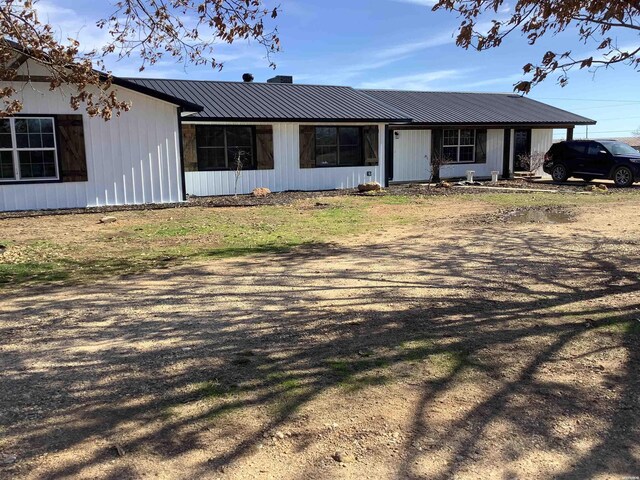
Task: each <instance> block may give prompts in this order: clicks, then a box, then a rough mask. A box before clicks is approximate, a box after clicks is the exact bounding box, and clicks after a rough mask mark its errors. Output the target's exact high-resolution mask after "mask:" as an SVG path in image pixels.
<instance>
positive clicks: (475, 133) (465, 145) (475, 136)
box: [442, 128, 478, 165]
mask: <svg viewBox="0 0 640 480" xmlns="http://www.w3.org/2000/svg"><path fill="white" fill-rule="evenodd" d="M447 130H456V131H457V132H458V142H457V143H456V145H445V144H444V138H445V135H444V132H446V131H447ZM462 130H471V131H472V132H473V143H471V144H464V145H463V144H462V143H461V141H462ZM477 140H478V138H477V131H476V129H474V128H458V129H455V128H445V129H444V130H443V131H442V148H455V149H456V158H455V159H454V160H450V161H449V162H447V164H449V165H450V164H453V163H462V164H465V163H476V142H477ZM460 147H473V160H472V161H468V160H466V161H464V162H463V161H461V160H460Z"/></svg>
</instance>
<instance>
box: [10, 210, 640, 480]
mask: <svg viewBox="0 0 640 480" xmlns="http://www.w3.org/2000/svg"><path fill="white" fill-rule="evenodd" d="M451 202H452V203H451V205H449V207H448V208H449V210H450V211H451V215H447V216H446V217H444V216H443V215H441V214H440V215H438V214H437V212H434V214H433V215H434V218H435V217H437V218H435V219H434V221H431V222H428V221H425V222H422V223H419V224H412V225H401V226H393V227H389V228H387V229H386V230H385V231H376V232H373V233H371V232H369V233H367V234H366V235H361V236H358V237H349V238H346V239H344V240H339V241H336V242H333V243H317V244H314V245H309V246H303V247H299V248H296V249H294V250H293V251H291V252H288V253H281V254H276V253H274V254H269V255H261V256H250V257H243V258H240V259H227V260H220V259H217V260H211V261H199V262H198V263H191V264H188V265H183V266H177V267H169V268H166V269H161V270H154V271H151V272H149V273H147V274H142V275H132V276H128V277H126V278H118V279H112V280H105V281H98V282H91V283H90V284H86V285H83V286H60V287H25V288H22V289H19V290H16V291H12V292H10V293H9V294H7V295H5V298H3V299H2V309H1V310H0V363H1V365H2V378H1V380H0V382H1V383H0V392H1V393H0V428H1V430H0V477H2V478H28V479H36V478H38V479H39V478H112V479H128V478H167V479H169V478H171V479H174V478H176V479H191V478H205V479H209V478H222V479H226V478H229V479H250V478H260V479H269V478H272V479H307V478H318V479H333V478H335V479H338V478H348V479H356V478H357V479H362V478H372V479H379V478H382V479H387V478H394V479H395V478H397V479H407V478H408V479H412V478H416V479H418V478H429V479H439V478H443V479H444V478H469V479H471V478H473V479H477V478H499V479H507V478H522V479H530V478H537V479H546V478H560V479H573V478H575V479H583V478H619V479H623V478H637V476H638V475H640V348H639V340H640V310H639V309H640V294H639V288H640V279H639V274H640V222H639V220H640V211H639V210H638V208H637V202H634V201H625V202H621V203H620V204H611V203H609V204H603V205H591V206H583V207H580V208H575V209H573V211H572V212H571V216H572V221H571V222H570V223H566V224H546V223H535V224H532V223H526V222H525V223H513V222H506V221H505V218H503V217H502V216H500V215H497V214H495V213H492V212H493V210H492V209H490V208H488V207H487V208H485V209H478V211H475V212H472V214H471V215H470V214H468V213H466V212H461V211H459V209H458V208H457V205H456V204H455V202H456V200H455V198H454V199H452V200H451ZM397 208H404V206H403V205H398V206H397ZM455 212H457V213H455Z"/></svg>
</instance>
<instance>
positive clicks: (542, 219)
mask: <svg viewBox="0 0 640 480" xmlns="http://www.w3.org/2000/svg"><path fill="white" fill-rule="evenodd" d="M504 220H505V221H507V222H512V223H550V224H555V223H570V222H571V221H573V216H572V215H571V213H570V212H568V211H566V210H556V209H553V210H552V209H523V210H516V211H513V212H509V213H507V214H506V215H505V216H504Z"/></svg>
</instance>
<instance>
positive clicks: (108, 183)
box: [0, 82, 183, 211]
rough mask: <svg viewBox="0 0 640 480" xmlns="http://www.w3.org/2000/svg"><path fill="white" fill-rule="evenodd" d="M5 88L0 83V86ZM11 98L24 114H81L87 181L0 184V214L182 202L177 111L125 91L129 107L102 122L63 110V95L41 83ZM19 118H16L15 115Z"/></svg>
mask: <svg viewBox="0 0 640 480" xmlns="http://www.w3.org/2000/svg"><path fill="white" fill-rule="evenodd" d="M6 85H8V84H6V83H3V82H0V86H6ZM33 85H34V86H35V88H32V87H31V86H26V87H25V88H24V89H23V90H22V91H21V92H19V93H18V94H17V98H19V99H20V100H22V102H23V104H24V108H23V110H22V112H21V113H25V114H42V115H54V114H82V116H83V126H84V137H85V148H86V159H87V171H88V181H86V182H55V183H31V184H29V183H26V184H15V185H12V184H10V183H2V182H0V211H11V210H40V209H58V208H83V207H100V206H107V205H109V206H110V205H128V204H145V203H167V202H180V201H182V198H183V195H182V182H181V167H180V147H179V125H178V118H177V107H176V106H175V105H172V104H170V103H167V102H164V101H162V100H158V99H155V98H152V97H149V96H146V95H143V94H140V93H137V92H134V91H131V90H128V89H123V88H119V89H118V98H119V99H122V100H130V101H131V102H132V108H131V110H130V111H129V112H126V113H123V114H122V115H121V116H120V117H115V116H114V118H113V119H111V120H110V121H107V122H105V121H104V120H102V119H101V118H91V117H89V116H88V115H87V114H86V113H85V112H83V111H82V109H80V110H77V111H74V110H73V109H72V108H71V107H70V106H69V93H68V92H64V91H62V90H59V91H54V92H50V91H49V89H48V85H47V84H45V83H34V84H33ZM17 116H19V115H17Z"/></svg>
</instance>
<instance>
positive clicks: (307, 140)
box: [300, 125, 379, 168]
mask: <svg viewBox="0 0 640 480" xmlns="http://www.w3.org/2000/svg"><path fill="white" fill-rule="evenodd" d="M378 158H379V153H378V126H377V125H372V126H366V127H360V126H339V127H337V126H307V125H301V126H300V168H314V167H361V166H365V165H371V166H375V165H378V162H379V159H378Z"/></svg>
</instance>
